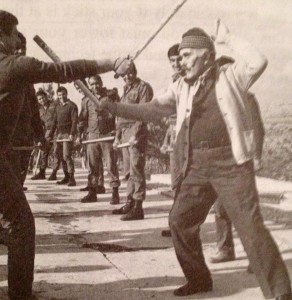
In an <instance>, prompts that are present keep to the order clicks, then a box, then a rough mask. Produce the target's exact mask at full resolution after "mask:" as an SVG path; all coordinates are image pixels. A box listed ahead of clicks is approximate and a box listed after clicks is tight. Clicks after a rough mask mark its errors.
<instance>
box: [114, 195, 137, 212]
mask: <svg viewBox="0 0 292 300" xmlns="http://www.w3.org/2000/svg"><path fill="white" fill-rule="evenodd" d="M133 206H134V200H133V199H132V198H131V197H130V196H128V198H127V202H126V204H125V205H123V206H122V207H120V208H118V209H114V210H113V211H112V214H113V215H125V214H127V213H128V212H129V211H130V210H131V209H132V207H133Z"/></svg>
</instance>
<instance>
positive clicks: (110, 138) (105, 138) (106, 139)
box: [82, 136, 115, 144]
mask: <svg viewBox="0 0 292 300" xmlns="http://www.w3.org/2000/svg"><path fill="white" fill-rule="evenodd" d="M114 139H115V137H114V136H106V137H103V138H99V139H93V140H86V141H82V144H91V143H98V142H109V141H113V140H114Z"/></svg>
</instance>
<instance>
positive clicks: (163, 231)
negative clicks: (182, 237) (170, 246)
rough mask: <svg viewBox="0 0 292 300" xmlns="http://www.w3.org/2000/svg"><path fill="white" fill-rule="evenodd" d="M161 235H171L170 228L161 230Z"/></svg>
mask: <svg viewBox="0 0 292 300" xmlns="http://www.w3.org/2000/svg"><path fill="white" fill-rule="evenodd" d="M161 236H163V237H171V232H170V229H164V230H162V231H161Z"/></svg>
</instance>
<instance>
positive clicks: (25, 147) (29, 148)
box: [12, 146, 35, 151]
mask: <svg viewBox="0 0 292 300" xmlns="http://www.w3.org/2000/svg"><path fill="white" fill-rule="evenodd" d="M34 148H35V147H34V146H13V147H12V150H17V151H20V150H21V151H22V150H27V151H29V150H31V151H32V150H33V149H34Z"/></svg>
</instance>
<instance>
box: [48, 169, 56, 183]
mask: <svg viewBox="0 0 292 300" xmlns="http://www.w3.org/2000/svg"><path fill="white" fill-rule="evenodd" d="M54 180H57V171H56V170H53V172H52V174H51V175H50V176H49V178H48V181H54Z"/></svg>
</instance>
